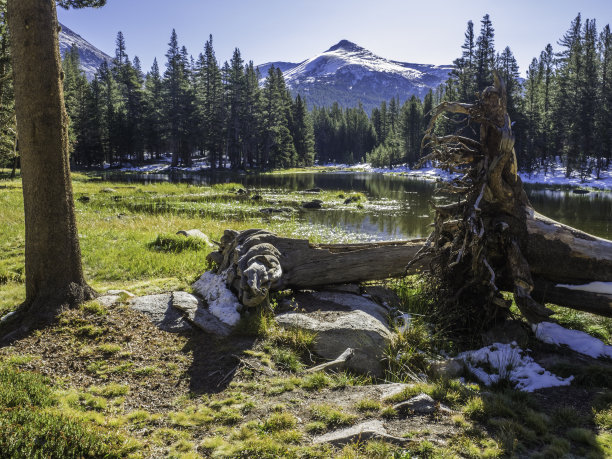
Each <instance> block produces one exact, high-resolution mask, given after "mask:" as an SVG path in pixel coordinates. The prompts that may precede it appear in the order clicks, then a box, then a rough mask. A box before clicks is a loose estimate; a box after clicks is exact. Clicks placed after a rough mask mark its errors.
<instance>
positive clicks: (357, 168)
mask: <svg viewBox="0 0 612 459" xmlns="http://www.w3.org/2000/svg"><path fill="white" fill-rule="evenodd" d="M211 171H212V169H211V168H210V166H209V164H208V163H207V162H206V161H204V160H198V159H196V160H195V161H194V163H193V165H192V166H190V167H182V166H175V167H172V166H171V165H170V162H169V161H161V162H156V163H151V164H145V165H143V166H132V165H126V166H125V167H120V168H119V167H118V168H111V167H110V166H109V165H106V167H103V168H101V169H92V170H88V169H84V170H75V171H74V172H107V173H140V174H168V173H172V172H185V173H201V172H211ZM215 172H218V173H238V174H257V173H261V174H278V175H282V174H293V173H295V174H299V173H316V172H330V173H334V172H343V173H374V174H384V175H398V176H404V177H410V178H414V179H421V180H427V181H438V180H442V181H448V180H451V179H452V178H453V177H457V176H458V174H452V173H449V172H447V171H444V170H442V169H438V168H435V167H432V166H427V167H422V168H420V169H411V168H410V167H409V166H408V165H406V164H404V165H398V166H395V167H393V168H384V167H372V166H371V165H370V164H355V165H348V164H321V165H315V166H307V167H303V168H290V169H278V170H272V171H261V172H260V171H250V170H246V171H245V170H244V169H241V170H239V171H232V170H231V169H215ZM519 177H520V178H521V180H522V181H523V183H525V184H529V185H541V186H544V187H551V188H555V189H572V190H575V189H580V190H596V191H612V171H608V170H606V171H602V172H601V174H600V178H599V179H597V178H596V177H595V176H593V175H590V176H587V177H586V178H585V179H584V180H582V179H581V178H580V177H579V176H578V175H577V174H576V173H573V174H572V175H571V176H570V177H569V178H567V177H565V170H564V168H563V166H562V165H561V164H559V163H558V164H556V165H555V166H554V167H553V168H551V169H550V170H549V171H548V173H544V172H532V173H528V172H520V171H519Z"/></svg>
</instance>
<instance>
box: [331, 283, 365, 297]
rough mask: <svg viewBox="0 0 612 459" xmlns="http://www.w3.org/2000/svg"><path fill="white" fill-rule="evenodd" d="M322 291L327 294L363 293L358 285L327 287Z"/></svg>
mask: <svg viewBox="0 0 612 459" xmlns="http://www.w3.org/2000/svg"><path fill="white" fill-rule="evenodd" d="M322 290H324V291H326V292H343V293H352V294H354V295H359V294H360V293H361V287H359V285H357V284H337V285H326V286H325V287H324V288H323V289H322Z"/></svg>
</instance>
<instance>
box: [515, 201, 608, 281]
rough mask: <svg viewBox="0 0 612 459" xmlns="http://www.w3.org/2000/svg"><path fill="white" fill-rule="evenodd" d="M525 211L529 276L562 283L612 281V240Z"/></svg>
mask: <svg viewBox="0 0 612 459" xmlns="http://www.w3.org/2000/svg"><path fill="white" fill-rule="evenodd" d="M528 211H529V214H528V215H527V219H526V223H527V234H528V239H527V250H526V252H525V257H526V258H527V261H528V262H529V266H530V267H531V273H532V275H533V276H535V277H538V278H542V279H545V280H548V281H551V282H555V283H565V284H585V283H588V282H594V281H603V282H612V241H609V240H607V239H602V238H599V237H596V236H592V235H590V234H587V233H585V232H583V231H580V230H577V229H576V228H572V227H571V226H567V225H564V224H562V223H559V222H556V221H554V220H551V219H550V218H547V217H545V216H543V215H541V214H538V213H537V212H535V211H533V209H528Z"/></svg>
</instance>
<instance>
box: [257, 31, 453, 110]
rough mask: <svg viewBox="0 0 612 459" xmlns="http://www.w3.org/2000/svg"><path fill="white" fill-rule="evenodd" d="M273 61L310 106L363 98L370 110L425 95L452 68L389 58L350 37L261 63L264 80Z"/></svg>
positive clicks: (349, 102) (347, 103) (348, 103)
mask: <svg viewBox="0 0 612 459" xmlns="http://www.w3.org/2000/svg"><path fill="white" fill-rule="evenodd" d="M271 65H274V66H275V67H278V68H280V69H281V71H282V72H283V76H284V77H285V81H286V82H287V85H288V86H289V88H290V89H291V90H292V92H293V93H294V94H296V93H299V94H301V95H303V96H306V98H307V100H308V101H309V103H310V104H311V105H319V106H321V105H329V103H330V102H332V101H338V102H339V103H340V104H341V105H343V106H356V105H358V104H359V103H362V105H363V106H364V108H365V109H366V111H369V110H371V108H373V107H375V106H378V105H379V104H380V102H382V101H383V100H385V101H388V100H389V99H391V98H392V97H399V98H400V101H402V102H403V101H404V100H406V99H408V98H410V97H411V96H412V95H417V96H419V97H423V96H424V95H425V94H426V93H427V92H428V91H429V90H430V89H435V88H436V87H437V86H438V85H440V84H441V83H442V82H444V81H445V80H446V79H447V78H448V74H449V72H450V71H451V70H452V68H453V67H452V66H451V65H427V64H414V63H407V62H398V61H393V60H389V59H385V58H383V57H380V56H377V55H376V54H374V53H372V52H371V51H369V50H367V49H365V48H363V47H361V46H359V45H357V44H355V43H353V42H350V41H348V40H341V41H340V42H338V43H337V44H335V45H334V46H332V47H331V48H329V49H328V50H327V51H324V52H323V53H320V54H317V55H316V56H314V57H311V58H310V59H306V60H305V61H303V62H301V63H299V64H291V63H289V62H271V63H267V64H264V65H262V66H259V69H260V72H261V78H262V80H261V81H262V83H263V81H264V79H265V77H266V75H267V70H268V69H269V68H270V66H271ZM263 70H265V72H264V71H263Z"/></svg>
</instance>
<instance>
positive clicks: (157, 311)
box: [129, 293, 191, 333]
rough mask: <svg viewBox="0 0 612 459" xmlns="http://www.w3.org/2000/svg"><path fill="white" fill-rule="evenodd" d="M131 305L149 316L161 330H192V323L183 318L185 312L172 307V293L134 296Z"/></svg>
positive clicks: (173, 331) (176, 331) (174, 331)
mask: <svg viewBox="0 0 612 459" xmlns="http://www.w3.org/2000/svg"><path fill="white" fill-rule="evenodd" d="M129 306H130V308H131V309H134V310H135V311H139V312H142V313H144V314H146V315H147V316H149V319H151V322H153V323H154V324H155V325H156V326H157V327H158V328H159V329H160V330H164V331H167V332H172V333H179V332H184V331H187V330H191V325H189V323H188V322H187V321H186V320H185V319H184V318H183V314H182V313H181V312H180V311H178V310H177V309H175V308H173V307H172V293H161V294H159V295H147V296H139V297H136V298H132V300H131V301H130V303H129Z"/></svg>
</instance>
